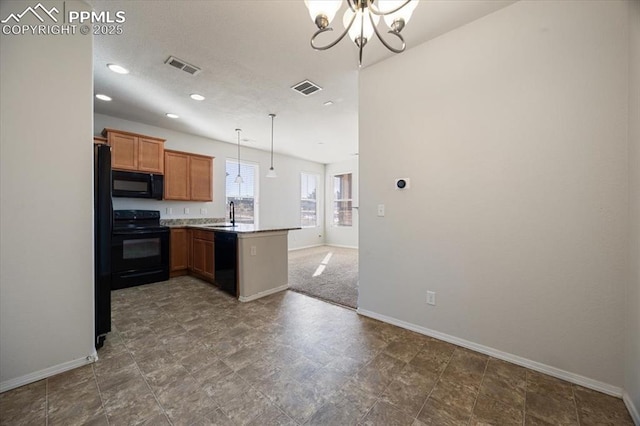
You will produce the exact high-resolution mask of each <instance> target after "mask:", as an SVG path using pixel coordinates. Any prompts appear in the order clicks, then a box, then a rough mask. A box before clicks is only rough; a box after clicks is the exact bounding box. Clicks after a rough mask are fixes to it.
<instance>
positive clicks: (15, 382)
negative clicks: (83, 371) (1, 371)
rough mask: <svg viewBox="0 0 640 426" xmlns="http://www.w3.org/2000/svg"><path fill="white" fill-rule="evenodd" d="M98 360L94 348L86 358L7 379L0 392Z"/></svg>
mask: <svg viewBox="0 0 640 426" xmlns="http://www.w3.org/2000/svg"><path fill="white" fill-rule="evenodd" d="M97 360H98V353H97V352H96V351H95V349H94V351H93V353H92V354H90V355H87V356H86V357H84V358H78V359H74V360H72V361H67V362H63V363H62V364H58V365H54V366H53V367H49V368H45V369H44V370H40V371H36V372H34V373H30V374H27V375H24V376H21V377H16V378H15V379H10V380H5V381H4V382H2V383H0V393H2V392H6V391H9V390H11V389H15V388H19V387H20V386H24V385H28V384H29V383H33V382H37V381H38V380H42V379H46V378H47V377H51V376H55V375H56V374H60V373H64V372H65V371H69V370H73V369H74V368H78V367H82V366H83V365H87V364H91V363H94V362H96V361H97Z"/></svg>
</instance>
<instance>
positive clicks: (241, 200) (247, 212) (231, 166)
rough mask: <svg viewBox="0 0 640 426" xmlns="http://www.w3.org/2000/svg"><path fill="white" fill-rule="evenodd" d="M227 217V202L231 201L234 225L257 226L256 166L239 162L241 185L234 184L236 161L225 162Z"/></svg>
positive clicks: (236, 174)
mask: <svg viewBox="0 0 640 426" xmlns="http://www.w3.org/2000/svg"><path fill="white" fill-rule="evenodd" d="M226 171H227V180H226V185H225V188H226V195H227V217H229V202H230V201H233V204H234V207H235V211H236V223H253V224H254V225H257V224H258V182H257V180H256V176H259V175H258V166H257V165H256V164H250V163H244V162H242V161H241V162H240V175H241V176H242V183H235V180H236V176H238V161H237V160H235V161H234V160H227V163H226Z"/></svg>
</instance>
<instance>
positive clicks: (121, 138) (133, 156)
mask: <svg viewBox="0 0 640 426" xmlns="http://www.w3.org/2000/svg"><path fill="white" fill-rule="evenodd" d="M108 135H109V136H108V141H109V145H111V167H112V168H113V169H120V170H138V138H137V137H135V136H131V135H127V134H120V133H113V132H109V134H108Z"/></svg>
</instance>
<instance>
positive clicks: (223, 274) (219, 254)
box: [214, 232, 238, 297]
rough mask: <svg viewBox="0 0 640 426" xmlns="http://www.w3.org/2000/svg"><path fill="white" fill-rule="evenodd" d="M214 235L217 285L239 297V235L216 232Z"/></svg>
mask: <svg viewBox="0 0 640 426" xmlns="http://www.w3.org/2000/svg"><path fill="white" fill-rule="evenodd" d="M214 236H215V237H214V255H215V261H214V265H215V272H216V274H215V281H216V285H217V286H218V287H220V289H221V290H223V291H226V292H227V293H229V294H231V295H232V296H233V297H238V235H237V234H236V233H233V232H216V233H215V234H214Z"/></svg>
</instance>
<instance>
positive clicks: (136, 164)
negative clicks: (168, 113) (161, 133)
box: [102, 129, 164, 174]
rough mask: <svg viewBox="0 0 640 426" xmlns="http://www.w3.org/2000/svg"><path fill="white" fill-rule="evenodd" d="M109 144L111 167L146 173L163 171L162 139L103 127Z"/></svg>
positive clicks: (160, 172)
mask: <svg viewBox="0 0 640 426" xmlns="http://www.w3.org/2000/svg"><path fill="white" fill-rule="evenodd" d="M102 135H103V136H106V137H107V143H108V144H109V145H111V168H112V169H114V170H132V171H138V172H146V173H157V174H163V173H164V139H158V138H154V137H151V136H145V135H139V134H137V133H131V132H125V131H123V130H115V129H104V130H103V131H102Z"/></svg>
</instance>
